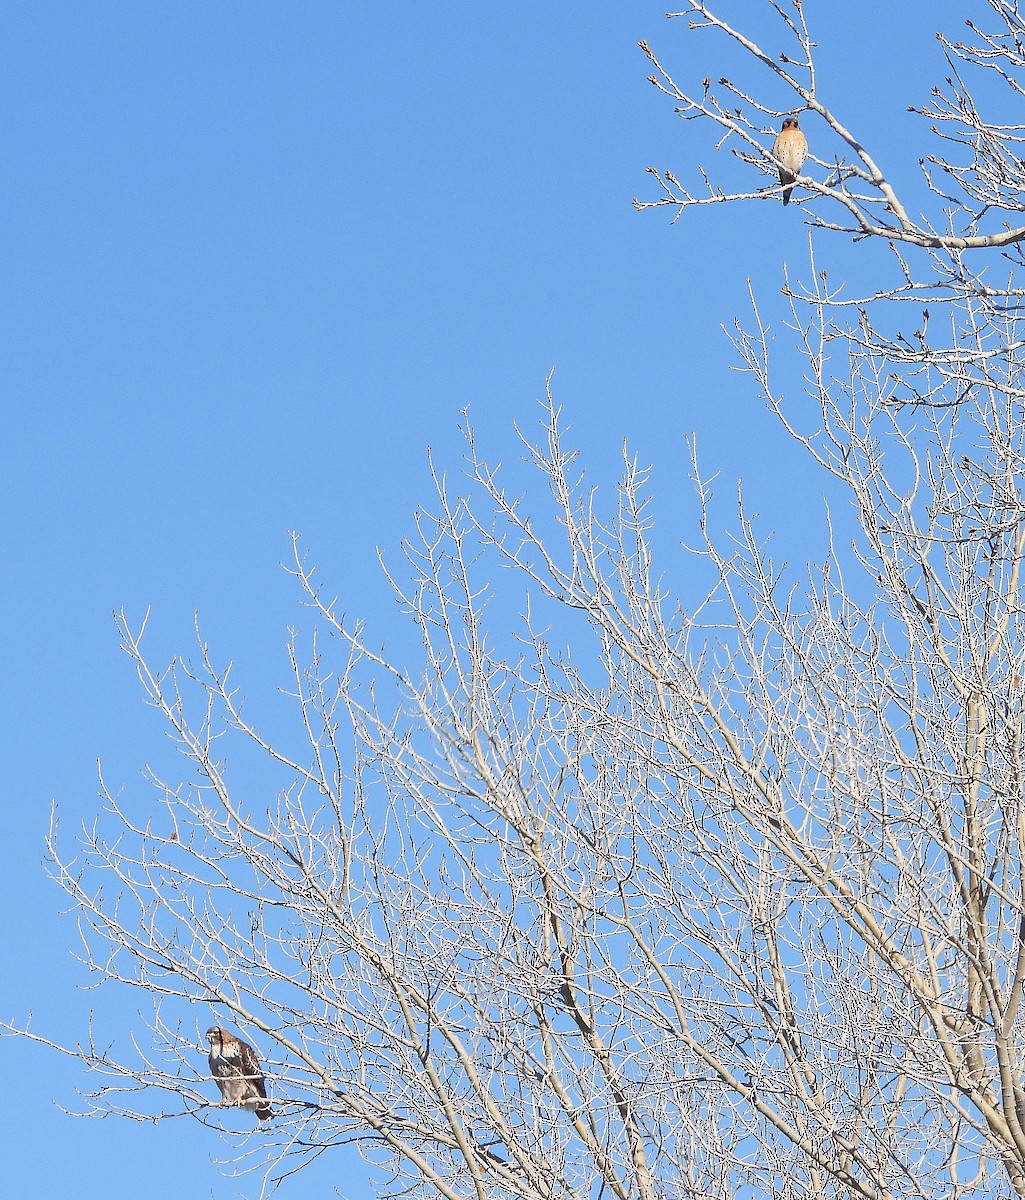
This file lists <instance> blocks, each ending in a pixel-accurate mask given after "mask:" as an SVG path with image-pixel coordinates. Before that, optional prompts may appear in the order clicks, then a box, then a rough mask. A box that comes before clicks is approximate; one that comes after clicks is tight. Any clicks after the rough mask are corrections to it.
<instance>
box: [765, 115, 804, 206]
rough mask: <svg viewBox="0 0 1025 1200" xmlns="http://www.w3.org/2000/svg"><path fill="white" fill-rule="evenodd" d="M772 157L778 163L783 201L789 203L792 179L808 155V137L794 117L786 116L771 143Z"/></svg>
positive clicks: (798, 173) (799, 170) (795, 176)
mask: <svg viewBox="0 0 1025 1200" xmlns="http://www.w3.org/2000/svg"><path fill="white" fill-rule="evenodd" d="M772 157H773V158H774V159H775V160H776V162H778V163H779V181H780V183H781V184H782V185H783V203H784V204H789V203H790V193H791V192H792V191H793V190H794V180H795V179H796V178H797V177H798V175H800V173H801V168H802V167H803V166H804V160H805V159H806V158H807V157H808V139H807V138H806V137H805V136H804V134H803V133H802V132H801V127H800V126H799V125H798V124H797V118H796V117H787V118H786V120H785V121H784V122H783V128H782V129H781V130H780V131H779V134H778V135H777V137H776V140H775V142H773V144H772Z"/></svg>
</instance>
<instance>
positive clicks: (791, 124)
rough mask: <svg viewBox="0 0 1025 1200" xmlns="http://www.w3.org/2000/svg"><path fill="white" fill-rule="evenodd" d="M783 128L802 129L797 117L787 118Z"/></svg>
mask: <svg viewBox="0 0 1025 1200" xmlns="http://www.w3.org/2000/svg"><path fill="white" fill-rule="evenodd" d="M783 128H784V129H800V128H801V127H800V125H798V123H797V118H796V117H787V118H786V120H785V121H784V122H783Z"/></svg>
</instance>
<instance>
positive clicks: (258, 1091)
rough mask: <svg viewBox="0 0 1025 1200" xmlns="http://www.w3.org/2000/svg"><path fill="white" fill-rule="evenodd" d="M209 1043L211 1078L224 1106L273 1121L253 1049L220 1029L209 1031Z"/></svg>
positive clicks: (207, 1038)
mask: <svg viewBox="0 0 1025 1200" xmlns="http://www.w3.org/2000/svg"><path fill="white" fill-rule="evenodd" d="M206 1040H207V1041H208V1042H209V1043H210V1074H211V1075H212V1076H213V1077H214V1079H216V1080H217V1086H218V1087H219V1088H220V1089H221V1103H222V1104H234V1105H236V1107H238V1108H245V1109H248V1110H249V1111H250V1112H255V1113H256V1115H257V1116H258V1117H259V1118H260V1120H261V1121H267V1120H269V1119H270V1118H271V1117H273V1116H274V1110H273V1109H272V1108H271V1106H270V1104H269V1103H268V1101H267V1085H266V1084H265V1083H264V1079H263V1072H262V1071H261V1070H260V1060H259V1059H258V1058H257V1057H256V1051H255V1050H254V1049H253V1048H252V1046H250V1045H249V1043H248V1042H244V1041H242V1039H241V1038H237V1037H236V1036H235V1035H234V1034H233V1033H229V1032H228V1031H227V1029H221V1028H220V1027H219V1026H217V1025H214V1026H213V1028H211V1029H208V1030H207V1031H206Z"/></svg>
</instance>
